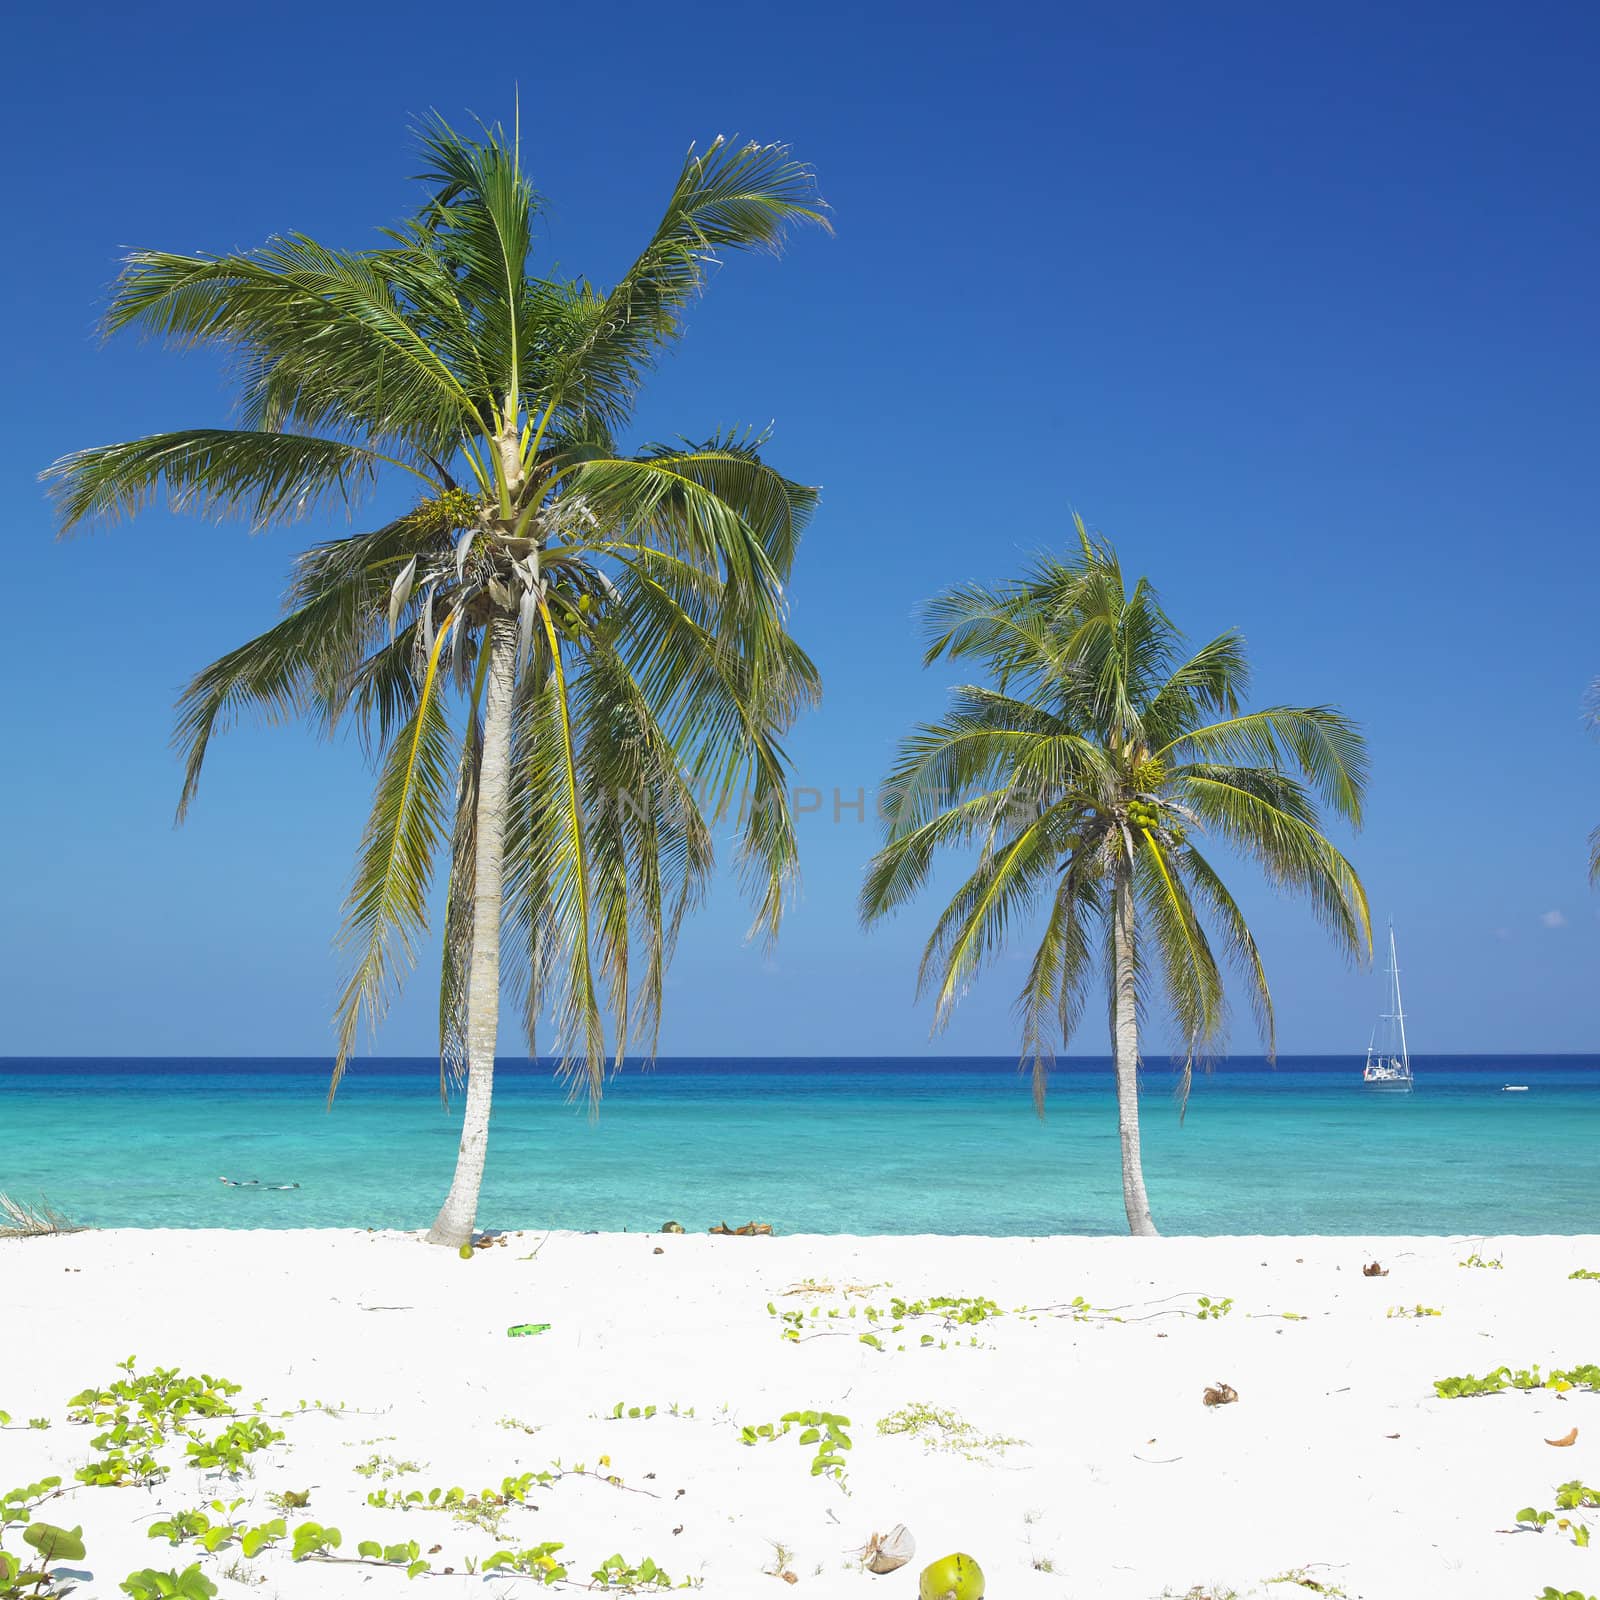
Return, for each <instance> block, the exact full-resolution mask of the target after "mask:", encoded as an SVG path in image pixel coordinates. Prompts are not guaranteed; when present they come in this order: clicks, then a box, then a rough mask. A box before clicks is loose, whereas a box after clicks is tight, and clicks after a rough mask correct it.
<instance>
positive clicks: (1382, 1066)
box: [1361, 923, 1411, 1092]
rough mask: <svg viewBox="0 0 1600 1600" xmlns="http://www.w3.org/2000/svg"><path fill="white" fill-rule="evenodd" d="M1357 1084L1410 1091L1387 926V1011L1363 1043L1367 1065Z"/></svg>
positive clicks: (1391, 932) (1402, 1016)
mask: <svg viewBox="0 0 1600 1600" xmlns="http://www.w3.org/2000/svg"><path fill="white" fill-rule="evenodd" d="M1361 1081H1362V1082H1363V1083H1364V1084H1366V1085H1367V1087H1368V1088H1369V1089H1399V1090H1401V1091H1407V1092H1408V1091H1409V1090H1410V1088H1411V1054H1410V1052H1409V1051H1408V1050H1407V1048H1406V1012H1405V1007H1404V1006H1403V1005H1402V1004H1401V1003H1400V962H1399V959H1398V958H1397V957H1396V955H1395V950H1394V924H1393V923H1390V924H1389V1009H1388V1010H1387V1011H1385V1012H1384V1013H1383V1014H1382V1015H1381V1016H1380V1017H1379V1018H1378V1021H1377V1023H1376V1024H1375V1026H1374V1027H1373V1030H1372V1037H1371V1038H1370V1039H1369V1040H1368V1041H1367V1063H1366V1065H1365V1066H1364V1067H1363V1068H1362V1069H1361Z"/></svg>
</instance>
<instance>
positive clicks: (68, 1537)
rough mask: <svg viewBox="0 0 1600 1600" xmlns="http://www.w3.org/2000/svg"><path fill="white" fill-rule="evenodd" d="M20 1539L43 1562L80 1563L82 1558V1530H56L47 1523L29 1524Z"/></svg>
mask: <svg viewBox="0 0 1600 1600" xmlns="http://www.w3.org/2000/svg"><path fill="white" fill-rule="evenodd" d="M22 1539H23V1542H24V1543H25V1544H31V1545H32V1546H33V1548H34V1549H35V1550H37V1551H38V1552H39V1556H40V1559H41V1560H44V1561H82V1560H83V1557H84V1545H83V1529H82V1528H81V1527H78V1528H71V1529H67V1528H58V1527H55V1526H54V1525H53V1524H51V1523H48V1522H31V1523H29V1524H28V1526H27V1527H26V1528H25V1529H24V1530H23V1533H22Z"/></svg>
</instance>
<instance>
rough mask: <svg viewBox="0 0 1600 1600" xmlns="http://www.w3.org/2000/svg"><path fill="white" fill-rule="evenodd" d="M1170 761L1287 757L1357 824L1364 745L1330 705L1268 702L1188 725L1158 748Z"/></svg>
mask: <svg viewBox="0 0 1600 1600" xmlns="http://www.w3.org/2000/svg"><path fill="white" fill-rule="evenodd" d="M1158 754H1160V755H1161V756H1163V757H1165V758H1166V759H1167V760H1169V761H1172V762H1186V761H1223V762H1237V763H1239V764H1241V765H1248V766H1258V767H1281V766H1282V765H1283V764H1284V763H1285V762H1289V761H1292V762H1293V763H1294V764H1295V765H1296V766H1298V767H1299V769H1300V770H1301V771H1302V772H1303V773H1305V775H1306V777H1307V778H1308V779H1309V780H1310V782H1311V785H1312V787H1313V788H1314V789H1315V790H1316V791H1317V793H1318V794H1320V795H1321V796H1322V798H1323V801H1324V802H1325V803H1326V804H1327V805H1330V806H1332V807H1333V809H1334V810H1335V811H1336V812H1337V813H1338V814H1339V815H1340V816H1342V817H1345V818H1348V819H1349V821H1351V822H1352V823H1354V824H1356V825H1357V826H1359V825H1360V822H1361V807H1362V802H1363V799H1364V797H1365V794H1366V787H1367V772H1368V762H1367V749H1366V741H1365V739H1364V738H1363V737H1362V734H1361V730H1360V728H1359V727H1358V726H1357V725H1356V724H1355V723H1354V722H1352V721H1351V720H1350V718H1349V717H1347V716H1345V715H1344V713H1343V712H1341V711H1339V710H1337V709H1335V708H1334V707H1333V706H1268V707H1266V708H1265V709H1264V710H1261V711H1250V712H1244V713H1241V714H1240V715H1239V716H1236V717H1230V718H1228V719H1227V720H1226V721H1223V722H1213V723H1210V724H1208V725H1207V726H1205V727H1201V728H1191V729H1189V730H1188V731H1187V732H1186V733H1183V734H1180V735H1179V736H1178V737H1177V738H1175V739H1173V740H1172V741H1171V742H1170V743H1168V744H1167V745H1166V746H1164V747H1163V748H1162V749H1161V750H1160V751H1159V752H1158Z"/></svg>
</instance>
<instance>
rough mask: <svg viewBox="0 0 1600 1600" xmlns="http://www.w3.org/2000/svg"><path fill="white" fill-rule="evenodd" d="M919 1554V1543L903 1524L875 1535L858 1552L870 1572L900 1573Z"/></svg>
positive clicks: (897, 1524) (862, 1562) (898, 1523)
mask: <svg viewBox="0 0 1600 1600" xmlns="http://www.w3.org/2000/svg"><path fill="white" fill-rule="evenodd" d="M916 1553H917V1541H916V1540H915V1539H913V1538H912V1537H911V1533H910V1530H909V1529H908V1528H907V1527H906V1525H905V1524H904V1523H903V1522H897V1523H896V1524H895V1525H894V1526H893V1527H892V1528H891V1529H890V1530H889V1531H888V1532H887V1533H875V1534H873V1536H872V1537H871V1538H870V1539H868V1540H867V1542H866V1543H865V1544H864V1545H863V1546H862V1547H861V1548H860V1549H859V1550H858V1551H857V1552H856V1554H857V1555H858V1556H860V1557H861V1564H862V1566H864V1567H865V1568H866V1569H867V1571H868V1572H898V1571H899V1570H900V1568H901V1567H903V1566H904V1565H905V1564H906V1562H908V1561H909V1560H910V1559H911V1558H912V1556H914V1555H915V1554H916Z"/></svg>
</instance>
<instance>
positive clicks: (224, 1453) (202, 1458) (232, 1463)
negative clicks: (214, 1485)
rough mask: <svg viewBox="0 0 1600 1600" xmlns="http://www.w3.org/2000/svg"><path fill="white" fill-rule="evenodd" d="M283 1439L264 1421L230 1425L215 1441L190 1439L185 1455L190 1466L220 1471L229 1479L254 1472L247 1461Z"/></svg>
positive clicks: (278, 1430) (275, 1429)
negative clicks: (259, 1451)
mask: <svg viewBox="0 0 1600 1600" xmlns="http://www.w3.org/2000/svg"><path fill="white" fill-rule="evenodd" d="M282 1438H283V1432H282V1430H281V1429H279V1428H274V1427H271V1426H269V1425H268V1424H267V1423H265V1422H260V1421H248V1422H231V1423H229V1424H228V1426H227V1427H226V1428H224V1429H223V1430H222V1432H221V1433H219V1434H218V1435H217V1436H216V1438H214V1439H202V1438H199V1437H194V1438H191V1439H190V1440H189V1443H188V1445H187V1446H186V1447H185V1450H184V1454H185V1455H186V1456H187V1457H188V1458H189V1464H190V1465H191V1466H194V1467H201V1468H221V1469H222V1470H223V1471H224V1472H226V1473H227V1475H228V1476H229V1477H230V1478H237V1477H238V1476H239V1474H240V1473H241V1472H250V1471H253V1470H254V1469H253V1468H252V1467H251V1466H250V1463H249V1462H248V1461H247V1460H246V1459H245V1458H246V1457H247V1456H250V1455H253V1454H255V1452H256V1451H258V1450H265V1449H266V1448H267V1446H268V1445H271V1444H277V1443H279V1442H280V1441H281V1440H282Z"/></svg>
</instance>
